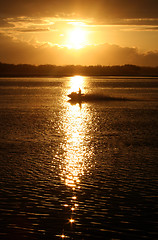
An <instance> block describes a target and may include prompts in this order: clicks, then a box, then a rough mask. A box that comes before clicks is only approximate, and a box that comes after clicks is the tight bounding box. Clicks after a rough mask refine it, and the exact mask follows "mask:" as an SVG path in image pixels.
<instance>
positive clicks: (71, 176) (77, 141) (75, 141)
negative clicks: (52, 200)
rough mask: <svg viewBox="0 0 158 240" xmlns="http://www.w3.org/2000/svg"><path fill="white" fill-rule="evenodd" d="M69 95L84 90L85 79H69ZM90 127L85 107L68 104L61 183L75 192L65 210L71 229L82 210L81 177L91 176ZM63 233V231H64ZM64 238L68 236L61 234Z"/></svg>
mask: <svg viewBox="0 0 158 240" xmlns="http://www.w3.org/2000/svg"><path fill="white" fill-rule="evenodd" d="M69 84H70V85H69V86H70V88H69V89H68V92H67V94H68V93H70V92H72V91H78V90H79V88H81V89H82V90H84V78H83V77H81V76H75V77H71V78H70V82H69ZM90 124H91V114H90V113H89V110H88V108H87V106H86V105H84V104H82V106H80V105H79V104H78V103H77V104H74V105H72V104H70V103H68V102H67V101H65V110H64V112H63V115H62V128H63V132H64V134H65V143H64V144H63V146H62V149H63V152H64V153H63V159H62V160H61V164H60V171H61V172H60V177H61V181H62V182H63V183H64V184H65V185H66V186H67V187H68V188H70V190H72V200H71V206H69V205H68V203H65V205H64V206H65V207H66V208H67V207H69V208H70V209H71V214H70V218H69V219H68V221H69V223H70V225H72V224H75V217H74V213H75V210H76V208H78V207H79V204H78V201H77V189H78V190H79V189H80V188H81V177H82V176H83V175H84V174H85V173H86V174H88V172H89V169H90V168H91V164H90V162H91V161H90V159H91V157H92V153H93V148H91V149H90V148H89V141H90V135H89V134H88V132H89V129H90V127H89V126H90ZM63 232H64V231H63ZM60 237H61V238H65V237H66V235H65V234H63V233H62V235H60Z"/></svg>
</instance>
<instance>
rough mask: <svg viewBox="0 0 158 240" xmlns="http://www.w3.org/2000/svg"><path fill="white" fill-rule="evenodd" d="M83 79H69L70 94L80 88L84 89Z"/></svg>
mask: <svg viewBox="0 0 158 240" xmlns="http://www.w3.org/2000/svg"><path fill="white" fill-rule="evenodd" d="M84 80H85V79H84V77H82V76H74V77H71V78H70V91H71V92H77V91H78V90H79V88H81V90H83V89H84V84H85V81H84Z"/></svg>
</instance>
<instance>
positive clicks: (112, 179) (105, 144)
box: [0, 77, 158, 240]
mask: <svg viewBox="0 0 158 240" xmlns="http://www.w3.org/2000/svg"><path fill="white" fill-rule="evenodd" d="M79 87H81V88H82V91H84V92H87V93H92V94H93V93H95V95H96V94H98V96H99V95H100V94H105V95H107V96H110V97H111V100H109V101H101V102H100V101H93V102H85V103H82V104H74V105H73V104H70V103H69V102H68V101H67V100H68V99H67V94H68V93H70V92H71V91H73V90H78V88H79ZM119 98H120V101H119ZM121 98H124V100H123V101H121ZM129 100H130V101H129ZM131 100H132V101H131ZM157 172H158V78H83V77H72V78H58V79H57V78H55V79H51V78H47V79H41V78H38V79H35V78H30V79H28V78H26V79H24V78H23V79H0V228H1V231H0V239H2V240H3V239H4V240H6V239H7V240H8V239H11V240H23V239H29V240H33V239H35V240H36V239H50V240H53V239H74V240H80V239H81V240H87V239H89V240H93V239H95V240H98V239H107V240H109V239H113V240H116V239H117V240H118V239H121V240H122V239H127V240H136V239H158V235H157V234H158V229H157V226H158V201H157V192H158V185H157Z"/></svg>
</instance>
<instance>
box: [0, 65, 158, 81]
mask: <svg viewBox="0 0 158 240" xmlns="http://www.w3.org/2000/svg"><path fill="white" fill-rule="evenodd" d="M74 75H82V76H89V77H90V76H100V77H103V76H112V77H116V76H120V77H121V76H122V77H158V67H146V66H136V65H130V64H126V65H122V66H121V65H120V66H119V65H114V66H102V65H95V66H93V65H90V66H82V65H66V66H57V65H48V64H47V65H38V66H36V65H30V64H18V65H15V64H7V63H0V77H1V78H5V77H6V78H7V77H52V78H53V77H71V76H74Z"/></svg>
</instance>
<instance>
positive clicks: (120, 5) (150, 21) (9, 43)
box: [0, 0, 158, 66]
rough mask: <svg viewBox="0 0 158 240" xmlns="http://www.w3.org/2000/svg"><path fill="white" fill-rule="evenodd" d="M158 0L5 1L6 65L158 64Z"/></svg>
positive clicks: (0, 55)
mask: <svg viewBox="0 0 158 240" xmlns="http://www.w3.org/2000/svg"><path fill="white" fill-rule="evenodd" d="M157 9H158V0H132V1H131V0H110V1H109V0H44V1H43V0H14V1H13V0H0V62H4V63H14V64H35V65H40V64H55V65H69V64H71V65H77V64H80V65H124V64H135V65H140V66H158V10H157Z"/></svg>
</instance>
